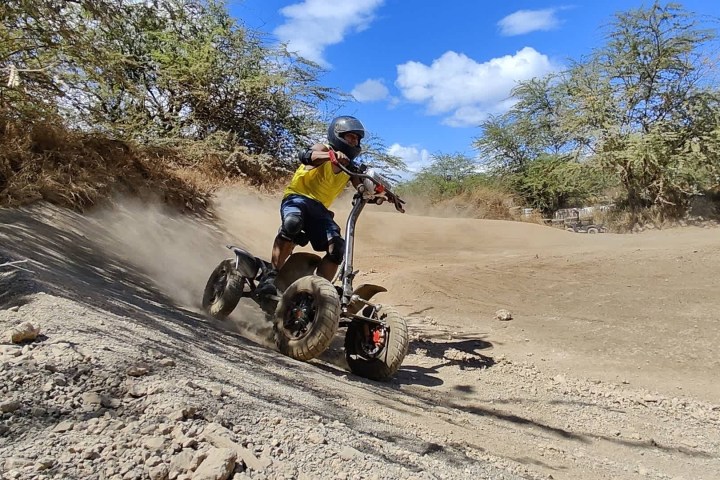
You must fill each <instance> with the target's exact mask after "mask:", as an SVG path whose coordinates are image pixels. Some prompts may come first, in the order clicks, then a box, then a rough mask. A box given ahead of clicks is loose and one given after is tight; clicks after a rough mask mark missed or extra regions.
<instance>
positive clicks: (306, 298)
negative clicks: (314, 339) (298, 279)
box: [283, 293, 316, 340]
mask: <svg viewBox="0 0 720 480" xmlns="http://www.w3.org/2000/svg"><path fill="white" fill-rule="evenodd" d="M315 314H316V307H315V298H314V297H313V296H312V295H311V294H309V293H300V294H297V295H295V296H294V297H293V298H292V300H291V301H290V303H289V305H288V307H287V309H285V318H283V330H285V334H286V335H287V336H288V337H289V338H292V339H295V340H299V339H301V338H303V337H305V336H306V335H307V334H308V333H309V332H310V329H311V327H312V324H313V322H314V321H315Z"/></svg>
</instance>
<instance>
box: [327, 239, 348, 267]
mask: <svg viewBox="0 0 720 480" xmlns="http://www.w3.org/2000/svg"><path fill="white" fill-rule="evenodd" d="M327 257H328V260H330V261H331V262H333V263H335V264H337V265H340V264H341V263H342V262H343V258H345V240H344V239H343V238H342V237H333V238H331V239H330V241H329V242H328V252H327Z"/></svg>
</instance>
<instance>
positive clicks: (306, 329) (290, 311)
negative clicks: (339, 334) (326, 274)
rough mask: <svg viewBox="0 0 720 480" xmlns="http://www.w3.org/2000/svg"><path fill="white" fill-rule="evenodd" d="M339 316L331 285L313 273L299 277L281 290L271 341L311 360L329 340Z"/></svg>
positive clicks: (338, 308)
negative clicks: (283, 290)
mask: <svg viewBox="0 0 720 480" xmlns="http://www.w3.org/2000/svg"><path fill="white" fill-rule="evenodd" d="M339 318H340V298H339V297H338V294H337V291H336V290H335V287H333V285H332V284H331V283H330V282H329V281H327V280H326V279H324V278H323V277H319V276H317V275H308V276H306V277H302V278H300V279H298V280H296V281H295V282H293V283H292V284H290V286H289V287H288V288H287V289H286V290H285V292H284V293H283V296H282V298H281V299H280V302H279V303H278V306H277V309H276V310H275V325H274V331H275V344H276V345H277V347H278V349H279V350H280V352H282V353H283V354H285V355H287V356H289V357H292V358H294V359H296V360H311V359H313V358H315V357H317V356H319V355H320V354H322V353H323V352H324V351H325V350H326V349H327V348H328V346H329V345H330V342H332V339H333V336H335V332H336V331H337V328H338V321H339Z"/></svg>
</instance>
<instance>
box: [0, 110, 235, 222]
mask: <svg viewBox="0 0 720 480" xmlns="http://www.w3.org/2000/svg"><path fill="white" fill-rule="evenodd" d="M59 125H61V123H59V122H58V123H51V122H35V123H32V124H25V123H21V122H19V121H8V120H5V121H3V122H0V134H1V136H0V206H4V207H14V206H21V205H24V204H28V203H32V202H34V201H37V200H46V201H49V202H51V203H54V204H57V205H61V206H64V207H69V208H73V209H75V210H80V211H82V210H85V209H87V208H89V207H91V206H93V205H96V204H98V203H100V202H102V201H103V200H106V199H108V198H110V197H111V196H112V195H113V194H116V193H126V194H130V195H133V196H137V197H140V198H153V199H158V198H159V199H160V200H162V201H164V202H165V203H168V204H170V205H173V206H176V207H180V208H181V209H188V210H192V211H205V209H206V208H207V206H208V200H209V196H210V193H211V191H212V190H213V188H214V187H215V186H216V185H217V183H218V181H221V180H222V179H223V178H224V175H223V173H222V170H221V169H219V168H218V167H217V165H219V162H220V160H219V159H215V161H214V162H215V166H214V164H213V161H205V162H200V163H198V164H197V165H195V166H194V167H192V168H191V167H187V166H183V165H185V164H187V163H188V162H187V159H186V158H185V156H184V155H183V154H182V152H180V151H178V150H176V149H171V148H143V147H138V146H135V145H132V144H129V143H126V142H123V141H118V140H112V139H108V138H104V137H102V136H99V135H97V134H88V133H83V132H76V131H70V130H67V129H66V128H64V127H62V126H59Z"/></svg>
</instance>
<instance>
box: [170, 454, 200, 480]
mask: <svg viewBox="0 0 720 480" xmlns="http://www.w3.org/2000/svg"><path fill="white" fill-rule="evenodd" d="M194 455H195V452H194V451H193V450H192V449H189V448H184V449H183V450H182V451H180V453H178V454H177V455H174V456H173V457H172V459H171V460H170V469H169V470H170V471H169V477H170V478H176V477H177V476H178V475H180V474H181V473H185V472H187V471H189V470H190V468H191V467H192V460H193V456H194Z"/></svg>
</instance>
